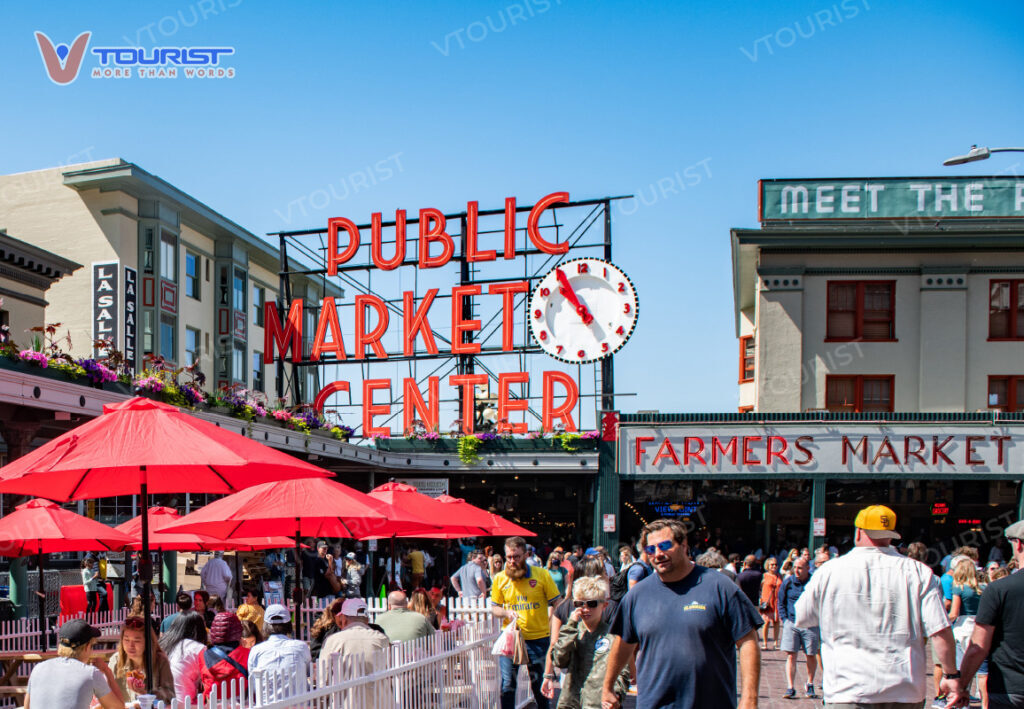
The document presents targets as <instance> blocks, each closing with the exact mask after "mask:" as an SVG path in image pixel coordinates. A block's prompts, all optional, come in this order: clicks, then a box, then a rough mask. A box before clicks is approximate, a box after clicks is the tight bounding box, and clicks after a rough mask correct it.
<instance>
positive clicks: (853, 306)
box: [825, 281, 896, 342]
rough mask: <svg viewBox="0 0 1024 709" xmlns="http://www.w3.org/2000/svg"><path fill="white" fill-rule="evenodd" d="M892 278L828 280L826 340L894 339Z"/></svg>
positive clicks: (879, 340) (884, 340)
mask: <svg viewBox="0 0 1024 709" xmlns="http://www.w3.org/2000/svg"><path fill="white" fill-rule="evenodd" d="M895 310H896V282H895V281H829V283H828V323H827V325H826V334H825V339H826V341H828V340H839V341H844V340H867V341H876V342H886V341H892V340H895V339H896V323H895V320H896V318H895Z"/></svg>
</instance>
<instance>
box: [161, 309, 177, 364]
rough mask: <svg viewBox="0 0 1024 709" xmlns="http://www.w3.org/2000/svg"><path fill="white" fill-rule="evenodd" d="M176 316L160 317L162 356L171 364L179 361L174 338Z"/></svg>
mask: <svg viewBox="0 0 1024 709" xmlns="http://www.w3.org/2000/svg"><path fill="white" fill-rule="evenodd" d="M174 330H175V327H174V316H172V315H161V316H160V356H161V357H163V358H164V359H166V360H168V361H170V362H177V361H178V351H177V348H176V346H175V345H176V343H175V341H174V340H175V337H174V334H175V333H174Z"/></svg>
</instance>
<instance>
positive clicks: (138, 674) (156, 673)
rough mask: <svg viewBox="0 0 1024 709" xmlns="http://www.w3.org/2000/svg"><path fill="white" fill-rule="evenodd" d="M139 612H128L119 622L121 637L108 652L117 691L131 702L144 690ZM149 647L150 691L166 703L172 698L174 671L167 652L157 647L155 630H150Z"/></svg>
mask: <svg viewBox="0 0 1024 709" xmlns="http://www.w3.org/2000/svg"><path fill="white" fill-rule="evenodd" d="M145 632H146V631H145V621H144V620H143V618H142V616H137V615H130V616H128V617H127V618H125V620H124V625H122V626H121V640H120V642H118V644H117V652H115V653H114V654H113V655H111V656H110V671H111V673H113V675H114V679H115V680H116V681H117V685H118V688H119V689H120V690H121V694H123V695H124V696H125V698H126V699H127V701H128V702H134V701H135V700H136V699H137V698H138V696H139V695H140V694H146V657H145V648H146V634H145ZM151 632H152V634H151V637H150V641H149V642H150V647H152V652H153V692H152V693H153V694H155V695H156V698H157V700H158V701H163V702H167V703H170V701H171V700H172V699H173V698H174V673H173V672H172V671H171V663H170V661H169V660H168V659H167V655H166V654H164V651H163V650H162V649H161V648H160V643H159V642H158V641H157V637H156V630H152V631H151Z"/></svg>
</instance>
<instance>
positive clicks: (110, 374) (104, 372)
mask: <svg viewBox="0 0 1024 709" xmlns="http://www.w3.org/2000/svg"><path fill="white" fill-rule="evenodd" d="M75 364H77V365H78V366H79V367H81V368H82V369H84V370H85V375H86V376H87V377H89V381H91V382H92V383H93V384H102V383H103V382H112V381H115V380H116V379H117V373H116V372H115V371H114V370H112V369H110V368H109V367H106V366H104V365H103V364H101V363H99V362H97V361H96V360H94V359H87V358H84V357H83V358H82V359H78V360H75Z"/></svg>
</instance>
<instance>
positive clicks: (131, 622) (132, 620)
mask: <svg viewBox="0 0 1024 709" xmlns="http://www.w3.org/2000/svg"><path fill="white" fill-rule="evenodd" d="M124 627H126V628H131V629H132V630H138V629H139V628H145V627H146V621H145V619H143V618H139V617H136V616H130V617H129V618H126V619H125V621H124Z"/></svg>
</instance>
